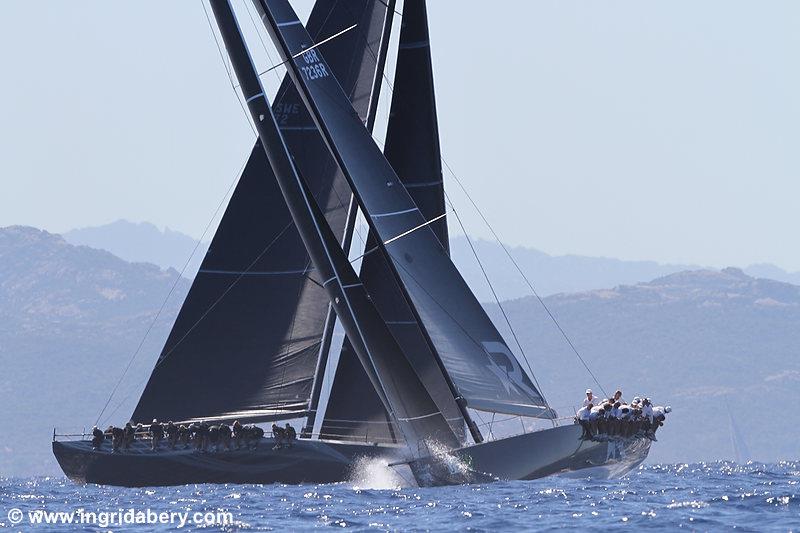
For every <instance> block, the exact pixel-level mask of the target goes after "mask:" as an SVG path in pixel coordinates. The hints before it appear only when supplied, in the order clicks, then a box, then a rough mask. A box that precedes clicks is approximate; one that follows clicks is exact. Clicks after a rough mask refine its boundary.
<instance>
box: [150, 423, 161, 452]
mask: <svg viewBox="0 0 800 533" xmlns="http://www.w3.org/2000/svg"><path fill="white" fill-rule="evenodd" d="M163 436H164V428H163V427H161V424H159V423H158V420H156V419H155V418H154V419H153V423H152V424H150V438H151V439H153V441H152V442H153V451H156V450H157V449H158V445H159V443H160V442H161V437H163Z"/></svg>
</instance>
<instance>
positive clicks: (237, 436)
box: [233, 420, 244, 450]
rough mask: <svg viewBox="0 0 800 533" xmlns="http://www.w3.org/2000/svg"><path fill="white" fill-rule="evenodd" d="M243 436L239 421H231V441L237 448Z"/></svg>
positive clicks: (242, 428)
mask: <svg viewBox="0 0 800 533" xmlns="http://www.w3.org/2000/svg"><path fill="white" fill-rule="evenodd" d="M243 437H244V427H242V424H241V422H239V421H238V420H235V421H234V422H233V442H234V443H235V444H236V449H237V450H238V449H239V445H240V444H241V442H242V438H243Z"/></svg>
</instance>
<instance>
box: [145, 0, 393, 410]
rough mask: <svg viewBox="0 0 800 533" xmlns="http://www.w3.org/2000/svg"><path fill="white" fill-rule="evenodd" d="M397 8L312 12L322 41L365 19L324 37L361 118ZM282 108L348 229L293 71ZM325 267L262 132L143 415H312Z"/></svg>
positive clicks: (373, 3)
mask: <svg viewBox="0 0 800 533" xmlns="http://www.w3.org/2000/svg"><path fill="white" fill-rule="evenodd" d="M390 14H391V11H390V10H389V9H388V8H387V5H386V3H385V2H383V1H381V0H348V1H347V2H341V1H338V0H318V1H317V3H316V4H315V6H314V9H313V11H312V13H311V16H310V17H309V21H308V31H309V33H310V34H311V35H314V36H315V38H317V39H318V40H322V39H324V38H326V37H328V36H330V35H333V34H334V33H336V32H338V31H339V30H340V29H341V28H343V27H349V26H351V25H353V24H358V28H359V32H358V33H356V32H350V33H349V34H344V35H342V36H340V37H339V38H337V39H334V40H331V41H330V42H328V43H326V44H325V45H323V46H324V49H325V53H326V55H327V56H328V57H330V65H329V67H330V70H331V72H332V73H333V75H335V76H337V78H338V80H339V82H340V83H341V86H342V88H343V89H344V91H345V92H346V93H347V94H348V97H349V100H350V101H351V102H352V105H353V107H354V108H355V110H356V113H357V114H358V118H359V121H360V122H362V124H363V123H364V122H367V123H369V124H371V122H372V119H371V117H372V116H374V113H375V109H374V107H375V106H374V103H375V99H376V96H377V92H378V87H379V83H380V79H381V75H382V69H383V64H382V59H381V58H380V57H379V56H376V55H375V54H374V52H373V50H374V49H378V48H379V45H378V44H379V43H380V41H381V39H383V36H384V27H385V25H386V22H387V17H389V16H390ZM272 109H273V111H274V113H275V115H276V117H277V119H278V121H279V123H280V125H281V128H282V131H283V133H284V136H285V138H286V140H287V143H288V144H289V146H290V148H291V149H292V151H293V155H294V157H295V159H296V164H297V165H298V167H299V168H300V169H301V170H302V172H303V173H304V175H306V176H308V177H309V178H308V180H309V187H310V188H311V189H312V190H313V192H314V194H315V198H316V200H317V202H318V203H319V205H321V206H323V207H324V210H325V213H326V216H327V220H328V223H329V224H330V227H331V228H332V229H333V231H334V232H335V234H336V235H337V236H339V237H341V236H342V235H343V234H344V233H345V225H346V220H347V218H348V214H347V213H348V207H349V206H348V204H349V201H350V197H351V193H350V190H349V187H348V186H347V183H346V181H345V180H344V179H343V177H342V175H341V173H340V171H339V170H338V168H337V166H336V164H335V161H334V160H333V159H332V157H331V156H330V154H329V153H328V151H327V149H326V147H325V145H324V143H323V142H322V140H321V139H320V137H319V133H318V131H317V129H316V127H315V126H314V122H313V121H312V119H311V117H310V116H309V115H308V113H307V111H306V109H305V107H304V106H303V105H302V102H301V100H300V98H299V95H298V94H297V91H296V89H295V88H294V86H293V84H292V83H291V80H290V79H289V78H288V77H287V78H285V79H284V81H283V83H282V85H281V87H280V89H279V92H278V94H277V96H276V99H275V102H274V104H273V107H272ZM362 127H363V126H362ZM314 276H315V273H314V272H313V268H312V266H311V262H310V259H309V257H308V253H307V252H306V250H305V247H304V246H303V242H302V240H301V238H300V236H299V234H298V233H297V230H296V228H295V227H294V225H293V222H292V218H291V215H290V213H289V211H288V209H287V208H286V205H285V202H284V200H283V198H282V196H281V193H280V190H279V188H278V185H277V183H276V182H275V180H274V178H272V177H271V170H270V168H269V164H268V162H267V159H266V157H265V155H264V150H263V148H262V147H261V146H260V144H259V143H258V142H257V143H256V146H255V147H254V149H253V151H252V153H251V155H250V159H249V161H248V163H247V165H246V166H245V169H244V172H243V174H242V176H241V178H240V180H239V183H238V185H237V187H236V190H235V192H234V194H233V196H232V197H231V200H230V202H229V204H228V207H227V210H226V212H225V215H224V217H223V218H222V221H221V222H220V225H219V228H218V229H217V233H216V234H215V236H214V238H213V240H212V242H211V247H210V248H209V250H208V253H207V254H206V257H205V258H204V260H203V263H202V266H201V268H200V271H199V272H198V274H197V277H196V278H195V281H194V283H193V284H192V287H191V289H190V291H189V294H188V296H187V297H186V300H185V301H184V304H183V306H182V308H181V311H180V313H179V315H178V318H177V320H176V322H175V324H174V326H173V328H172V331H171V332H170V335H169V338H168V339H167V342H166V344H165V346H164V348H163V350H162V352H161V355H160V357H159V359H158V362H157V363H156V366H155V368H154V370H153V373H152V375H151V376H150V380H149V382H148V383H147V386H146V388H145V390H144V392H143V394H142V397H141V399H140V400H139V404H138V405H137V407H136V409H135V411H134V413H133V417H132V418H133V420H136V421H149V420H151V419H153V418H158V419H159V420H170V419H172V420H188V419H194V418H206V419H212V420H213V419H233V418H240V419H247V420H250V421H257V420H271V419H276V418H287V417H293V416H303V415H304V414H305V412H306V410H307V409H308V404H309V397H310V396H311V392H312V383H313V381H314V377H315V370H316V368H317V366H318V365H317V361H318V356H319V353H320V344H321V341H322V338H323V335H324V327H325V318H326V313H327V309H328V305H329V304H328V297H327V295H326V293H325V291H324V290H323V289H322V288H320V287H319V286H318V285H317V281H312V280H313V278H314Z"/></svg>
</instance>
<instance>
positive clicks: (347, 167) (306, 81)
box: [259, 0, 552, 417]
mask: <svg viewBox="0 0 800 533" xmlns="http://www.w3.org/2000/svg"><path fill="white" fill-rule="evenodd" d="M259 2H260V3H261V4H262V5H263V6H264V7H265V11H266V14H267V19H269V24H268V26H267V29H268V31H269V33H270V36H271V37H272V39H273V41H274V42H275V44H276V46H277V48H278V50H279V52H280V53H281V56H282V59H284V60H285V61H287V64H288V65H289V66H290V67H291V68H290V69H289V73H290V75H291V77H292V80H293V81H294V83H295V85H296V86H297V87H298V89H299V90H300V94H301V96H302V98H303V102H304V103H305V106H306V108H307V109H308V110H309V112H310V113H311V115H312V117H313V119H314V121H315V123H316V124H317V127H318V128H319V129H320V131H321V132H322V133H323V136H324V139H325V142H326V144H327V146H328V149H329V151H330V152H331V154H332V155H334V157H335V158H336V161H337V163H338V165H339V167H340V168H341V169H342V171H343V173H344V175H345V177H346V178H347V180H348V182H349V183H350V186H351V189H352V190H353V193H354V194H355V196H356V198H357V199H358V201H359V205H360V207H361V208H362V210H363V211H364V213H365V216H366V218H367V221H368V223H369V225H370V228H371V230H372V231H374V232H375V233H376V235H377V236H378V237H379V239H380V240H381V241H386V240H387V239H389V238H391V237H392V236H394V235H398V234H401V233H403V232H405V231H408V230H410V229H412V228H414V227H416V226H419V225H420V224H424V223H425V222H427V220H425V218H424V216H423V215H422V213H421V212H420V210H419V209H418V208H417V206H416V204H415V203H414V201H413V199H412V198H411V196H410V195H409V193H408V190H407V189H406V188H405V187H404V186H403V185H402V183H401V182H400V181H399V178H398V177H397V174H396V173H395V171H394V170H393V169H392V167H391V165H390V164H389V163H388V161H387V160H386V158H385V157H384V155H383V154H382V153H381V152H380V150H379V149H378V147H377V146H376V145H375V143H374V141H373V140H372V138H371V136H370V135H369V133H368V132H367V131H366V130H365V129H364V127H363V125H362V124H361V123H359V122H358V120H357V118H356V116H355V113H354V111H353V108H352V106H350V105H349V103H348V102H347V100H346V97H345V95H344V94H343V93H342V91H341V88H340V87H339V85H338V83H337V82H336V80H335V79H334V78H332V77H330V76H326V75H310V74H309V72H310V71H313V72H315V73H317V72H325V71H326V70H327V66H326V65H327V64H326V62H325V59H324V54H323V53H322V52H321V51H319V50H311V51H308V52H305V53H304V50H305V49H306V48H307V47H308V44H309V43H310V42H311V38H310V37H309V35H308V34H307V33H306V32H305V31H304V30H303V28H301V27H299V26H297V25H294V26H290V27H279V26H277V24H276V23H277V22H281V21H284V22H285V21H289V20H296V18H297V17H296V15H295V14H294V11H293V10H292V8H291V6H290V5H289V3H288V2H287V1H286V0H259ZM265 21H266V19H265ZM295 55H296V56H297V57H296V58H295V57H293V56H295ZM376 213H377V214H385V213H392V214H393V215H392V216H384V217H374V216H372V215H373V214H376ZM381 250H382V251H383V253H385V255H386V256H387V258H388V259H389V261H388V264H389V265H390V266H391V267H392V270H393V275H394V276H395V277H396V278H397V279H398V280H399V281H400V285H401V289H402V290H403V291H404V292H405V294H406V295H407V296H408V300H409V301H410V302H411V303H412V309H413V311H414V314H415V316H416V318H417V319H418V320H419V321H420V324H421V325H422V326H424V328H425V333H426V335H427V337H428V338H429V339H430V341H431V343H432V344H433V346H434V347H435V349H436V351H437V353H438V356H439V357H440V358H441V360H442V362H443V364H444V366H445V367H446V369H447V372H448V374H449V376H450V378H451V379H452V380H453V382H454V383H455V385H456V387H457V389H458V393H459V394H460V395H461V396H462V397H463V398H464V400H465V401H466V403H467V405H468V406H469V405H470V404H471V403H474V404H479V403H483V404H488V403H491V404H494V405H499V404H502V405H503V407H504V409H505V410H506V411H507V412H510V413H513V414H524V415H526V416H532V413H536V415H535V416H545V417H547V416H552V413H551V412H550V410H546V409H545V410H542V409H539V408H538V407H537V406H541V405H544V404H545V403H546V402H544V400H543V399H542V397H541V394H539V392H538V391H537V390H536V388H535V386H534V385H533V383H532V381H531V379H530V377H528V375H527V374H526V373H525V371H524V370H523V369H522V367H521V366H520V365H519V362H518V361H517V360H516V357H515V356H514V354H513V352H512V351H511V350H510V348H509V347H508V346H507V345H506V343H505V341H504V340H503V338H502V336H501V335H500V334H499V332H498V331H497V329H496V328H495V326H494V324H493V323H492V322H491V320H490V319H489V317H488V316H487V315H486V312H485V311H484V310H483V308H482V307H481V305H480V303H479V302H478V300H477V299H476V298H475V296H474V295H473V294H472V292H471V291H470V289H469V288H468V286H467V284H466V282H465V281H464V279H463V278H462V277H461V275H460V273H459V272H458V270H457V269H456V267H455V265H453V263H452V262H451V261H450V258H449V256H448V253H447V250H446V249H445V248H444V246H443V245H442V242H441V241H440V240H439V238H438V237H437V235H436V233H435V232H434V230H433V228H431V227H430V226H426V227H424V228H422V229H420V230H418V231H414V232H412V233H410V234H408V235H407V236H406V237H404V238H403V239H399V240H396V241H394V242H392V243H391V244H390V245H387V246H382V247H381Z"/></svg>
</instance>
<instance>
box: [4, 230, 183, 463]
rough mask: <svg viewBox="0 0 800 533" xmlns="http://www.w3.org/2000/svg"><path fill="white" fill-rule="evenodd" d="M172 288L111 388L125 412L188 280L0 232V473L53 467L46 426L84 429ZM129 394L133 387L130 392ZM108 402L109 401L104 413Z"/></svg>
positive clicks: (58, 242)
mask: <svg viewBox="0 0 800 533" xmlns="http://www.w3.org/2000/svg"><path fill="white" fill-rule="evenodd" d="M176 280H177V284H176ZM173 285H174V286H175V289H174V291H173V294H172V298H170V300H169V301H168V302H167V305H166V307H165V309H164V311H163V312H162V314H161V317H160V319H159V320H158V321H157V322H156V323H155V326H154V328H153V330H152V331H151V333H150V335H149V336H148V341H147V342H146V343H145V344H144V346H143V347H142V350H141V353H140V354H139V356H138V357H137V359H136V360H135V361H134V364H133V365H132V366H131V369H130V372H129V373H130V376H131V377H132V378H134V379H128V380H126V381H125V382H124V383H123V386H122V387H121V388H120V393H121V394H120V395H119V396H118V399H117V400H116V401H115V402H118V401H119V400H120V399H122V398H123V397H125V396H126V395H128V394H130V396H129V399H128V401H127V403H126V404H125V405H123V406H122V407H120V409H119V415H117V416H118V417H119V416H122V417H125V416H128V414H129V413H130V411H131V402H133V401H135V400H136V399H138V393H139V391H138V390H135V389H137V387H138V388H139V389H140V388H142V387H143V385H144V383H143V382H142V379H144V376H146V375H148V374H149V369H150V368H151V367H152V365H153V362H154V360H155V357H156V356H157V354H158V352H159V350H160V348H161V345H162V344H163V342H164V339H165V336H166V334H167V333H168V331H169V327H170V326H171V323H172V321H173V320H174V317H175V315H176V314H177V309H178V307H179V305H180V303H181V302H182V300H183V298H184V296H185V294H186V291H187V290H188V285H189V282H188V281H187V280H185V279H178V274H177V272H175V271H174V270H167V271H164V270H161V269H160V268H158V267H157V266H155V265H150V264H145V263H135V264H134V263H128V262H126V261H123V260H122V259H120V258H118V257H115V256H113V255H112V254H110V253H108V252H106V251H102V250H95V249H92V248H88V247H85V246H73V245H70V244H68V243H67V242H66V241H64V239H62V238H61V237H60V236H58V235H53V234H50V233H47V232H45V231H40V230H37V229H34V228H29V227H20V226H15V227H8V228H0V368H2V369H3V371H2V373H1V374H0V406H2V407H0V427H2V428H3V432H4V436H3V439H2V444H0V472H2V473H3V475H26V474H30V473H53V472H55V471H56V469H57V465H56V464H55V463H54V461H53V459H52V458H51V454H50V450H49V444H50V443H49V435H50V434H51V433H52V431H53V427H54V426H58V427H59V428H61V429H65V430H75V429H77V430H80V429H81V428H82V427H84V426H91V425H92V424H93V423H94V422H95V418H96V416H97V414H98V413H99V411H100V409H101V408H102V406H103V404H104V403H105V401H106V399H107V398H108V395H109V394H110V392H111V390H112V388H113V387H114V384H115V383H116V381H117V379H118V378H119V376H120V375H121V373H122V371H123V369H124V368H125V366H126V365H127V363H128V361H129V360H130V359H131V356H132V355H133V353H134V352H135V350H136V348H137V346H138V344H139V342H140V341H141V340H142V338H143V336H144V334H145V332H146V331H147V329H148V327H149V326H150V325H151V323H152V321H153V318H154V316H155V314H156V312H157V311H158V309H159V308H160V306H161V304H162V302H163V301H164V299H165V297H166V296H167V294H169V292H170V290H171V289H172V288H173ZM132 391H134V392H132ZM114 407H116V403H113V404H111V406H110V409H113V408H114Z"/></svg>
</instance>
